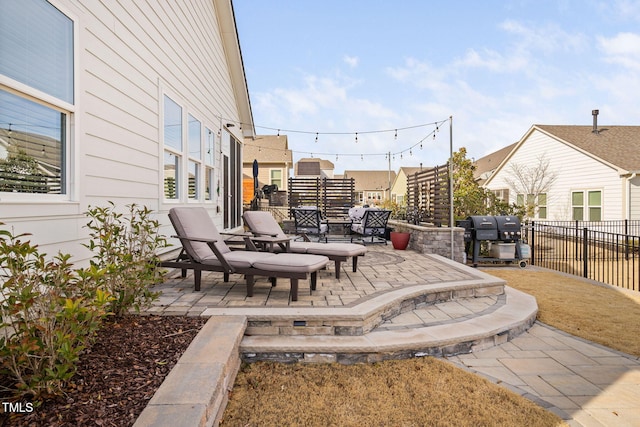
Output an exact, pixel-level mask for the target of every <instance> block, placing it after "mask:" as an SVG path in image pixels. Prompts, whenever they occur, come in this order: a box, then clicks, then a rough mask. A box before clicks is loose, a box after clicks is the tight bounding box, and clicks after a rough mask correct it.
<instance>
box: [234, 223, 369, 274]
mask: <svg viewBox="0 0 640 427" xmlns="http://www.w3.org/2000/svg"><path fill="white" fill-rule="evenodd" d="M242 217H243V218H244V223H245V225H246V226H247V227H249V230H250V231H251V232H252V233H253V234H254V235H256V236H271V237H276V238H286V237H287V235H286V234H285V233H284V231H282V228H280V225H278V222H277V221H276V219H275V218H274V217H273V215H271V214H270V213H269V212H265V211H246V212H245V213H244V214H243V215H242ZM281 250H282V248H281ZM289 251H290V252H295V253H303V254H304V253H306V254H314V255H324V256H327V257H328V258H329V259H330V260H332V261H333V262H334V263H335V267H336V278H337V279H340V266H341V263H342V262H346V261H347V259H349V258H351V259H352V261H351V263H352V264H353V272H354V273H355V272H356V271H358V257H359V256H364V255H365V254H366V253H367V248H366V247H365V246H364V245H359V244H355V243H320V242H306V241H305V242H299V241H291V242H289Z"/></svg>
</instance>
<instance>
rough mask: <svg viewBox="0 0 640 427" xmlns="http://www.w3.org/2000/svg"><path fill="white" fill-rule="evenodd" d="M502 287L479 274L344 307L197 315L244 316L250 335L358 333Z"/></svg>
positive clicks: (230, 310)
mask: <svg viewBox="0 0 640 427" xmlns="http://www.w3.org/2000/svg"><path fill="white" fill-rule="evenodd" d="M478 275H480V272H478ZM504 288H505V282H504V280H502V279H498V278H496V277H493V276H489V275H480V277H479V278H477V279H475V280H454V281H450V282H442V283H437V284H434V283H430V284H422V285H411V286H406V287H402V288H397V289H392V290H388V291H384V292H380V293H379V294H377V295H371V296H370V297H368V298H364V299H362V300H359V301H358V302H357V303H355V304H353V305H349V306H337V307H332V306H325V307H267V306H256V307H248V306H243V307H212V308H207V309H206V310H204V312H203V313H202V315H203V316H228V315H242V316H246V317H247V320H248V327H247V331H246V334H247V335H251V336H257V335H266V336H278V335H305V336H319V337H325V336H333V335H335V336H362V335H363V334H367V333H370V332H372V331H373V330H375V329H376V328H377V327H379V326H380V325H381V324H383V323H384V322H386V321H388V320H389V319H392V318H394V317H396V316H398V315H399V314H402V313H406V312H409V311H412V310H415V309H417V308H420V307H424V306H428V305H434V304H440V303H444V302H449V301H456V300H459V299H461V298H479V297H486V296H496V297H497V296H500V295H503V294H504Z"/></svg>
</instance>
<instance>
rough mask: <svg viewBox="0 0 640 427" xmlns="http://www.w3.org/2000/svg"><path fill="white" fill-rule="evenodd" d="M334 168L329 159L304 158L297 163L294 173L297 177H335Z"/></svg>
mask: <svg viewBox="0 0 640 427" xmlns="http://www.w3.org/2000/svg"><path fill="white" fill-rule="evenodd" d="M334 168H335V165H334V164H333V163H331V162H330V161H329V160H324V159H317V158H313V157H309V158H303V159H300V160H298V161H297V162H296V163H295V166H294V171H293V175H294V176H295V177H296V178H333V169H334Z"/></svg>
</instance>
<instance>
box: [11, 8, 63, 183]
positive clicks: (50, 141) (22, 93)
mask: <svg viewBox="0 0 640 427" xmlns="http://www.w3.org/2000/svg"><path fill="white" fill-rule="evenodd" d="M0 40H1V41H2V42H0V75H2V76H4V77H7V79H3V80H4V81H5V82H8V83H7V85H6V86H4V85H0V192H10V193H32V194H58V195H60V194H68V193H69V189H68V187H67V185H68V182H69V175H68V174H69V171H70V170H71V168H70V165H69V164H68V159H69V158H70V156H69V154H68V153H69V147H70V141H69V133H70V132H69V123H70V122H71V120H70V118H71V115H72V113H73V103H74V96H73V94H74V72H73V69H74V63H73V54H74V42H73V41H74V22H73V20H72V19H70V18H69V17H68V16H66V15H65V14H64V13H62V12H61V11H60V10H58V9H57V8H55V7H54V6H53V5H51V4H50V3H49V2H47V1H44V0H23V1H4V2H2V13H0ZM13 82H15V84H14V83H13ZM26 92H28V93H26Z"/></svg>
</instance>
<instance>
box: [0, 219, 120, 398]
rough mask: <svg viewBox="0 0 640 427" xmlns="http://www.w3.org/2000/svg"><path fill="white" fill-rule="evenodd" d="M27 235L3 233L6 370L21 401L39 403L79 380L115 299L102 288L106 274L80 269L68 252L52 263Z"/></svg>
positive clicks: (1, 353)
mask: <svg viewBox="0 0 640 427" xmlns="http://www.w3.org/2000/svg"><path fill="white" fill-rule="evenodd" d="M0 225H3V224H2V223H0ZM26 236H28V234H21V235H18V236H14V235H13V233H11V232H9V231H7V230H2V229H0V281H1V282H2V283H1V286H2V287H1V295H0V316H1V317H0V369H1V372H2V374H5V375H8V376H9V377H11V378H12V379H13V380H14V381H13V388H12V390H11V392H12V393H13V394H14V395H15V396H16V397H18V396H21V395H31V396H33V397H34V398H35V399H38V398H39V397H40V396H42V395H47V394H58V393H60V392H61V390H62V389H63V387H64V385H65V383H66V381H68V380H69V378H71V377H72V376H73V374H74V373H75V371H76V362H77V360H78V358H79V355H80V353H81V352H82V350H83V349H84V348H85V347H86V346H87V345H88V344H90V342H91V338H92V337H93V335H94V332H95V331H96V330H97V329H98V328H99V327H100V326H101V324H102V321H103V319H104V317H105V316H106V311H105V306H106V305H107V304H108V303H109V301H110V297H109V294H108V293H106V292H104V291H102V290H100V289H98V286H97V281H96V278H98V277H100V276H101V274H102V273H101V272H99V271H96V270H95V269H85V270H83V269H80V270H74V269H73V268H72V264H71V263H70V262H69V259H70V255H67V254H62V253H59V254H58V255H57V256H56V257H54V258H53V260H47V259H46V254H41V253H40V252H39V250H38V247H37V245H33V244H31V242H30V241H23V240H22V239H23V238H24V237H26Z"/></svg>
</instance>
